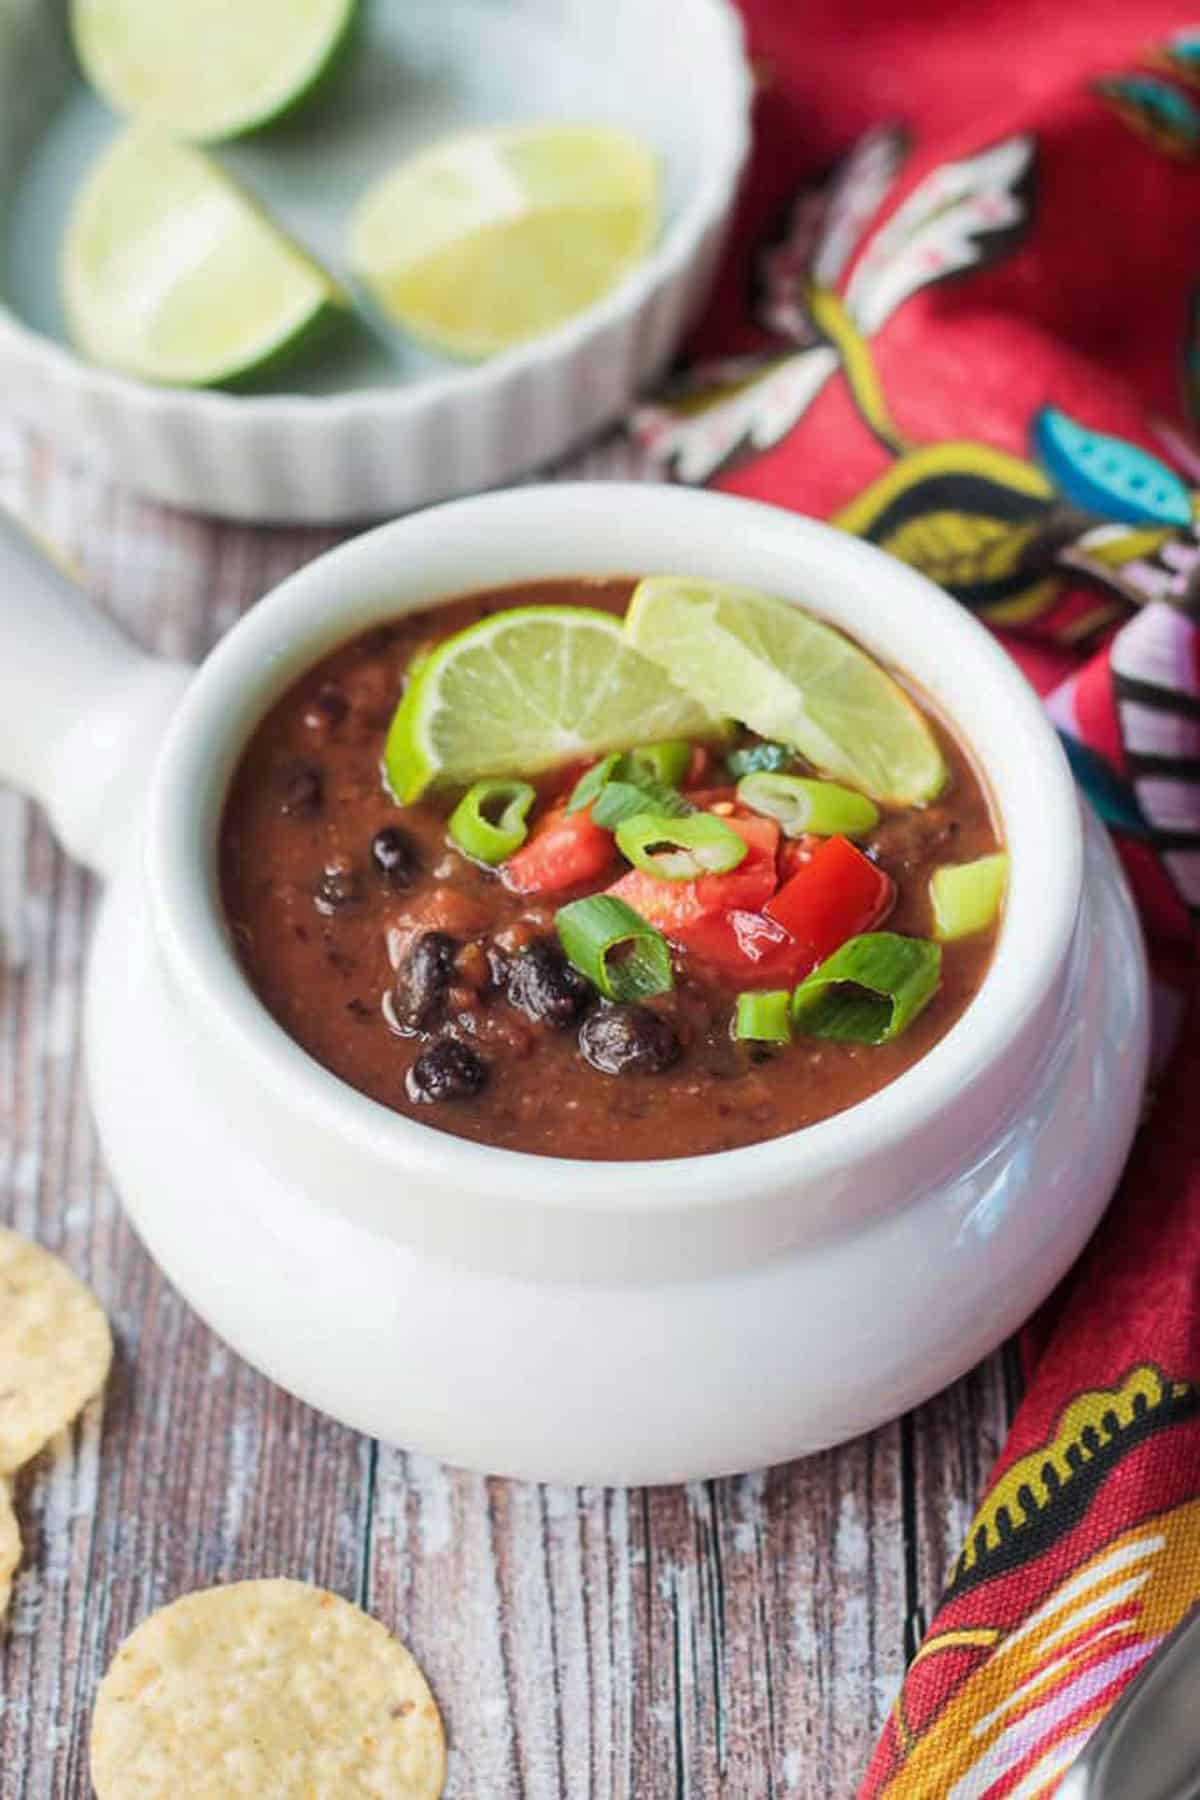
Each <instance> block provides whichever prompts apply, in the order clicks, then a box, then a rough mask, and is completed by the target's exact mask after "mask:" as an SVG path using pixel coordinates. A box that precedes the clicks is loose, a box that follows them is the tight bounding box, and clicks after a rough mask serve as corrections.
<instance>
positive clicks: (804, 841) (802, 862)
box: [779, 832, 825, 881]
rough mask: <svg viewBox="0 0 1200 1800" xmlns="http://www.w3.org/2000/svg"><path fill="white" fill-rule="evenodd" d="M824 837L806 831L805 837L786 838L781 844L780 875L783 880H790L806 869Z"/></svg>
mask: <svg viewBox="0 0 1200 1800" xmlns="http://www.w3.org/2000/svg"><path fill="white" fill-rule="evenodd" d="M824 842H825V839H824V838H819V837H814V836H813V835H812V833H811V832H805V834H804V836H803V837H798V838H785V839H784V840H783V843H782V844H781V845H780V846H779V877H780V880H781V881H790V880H791V878H792V876H793V875H798V874H799V873H800V871H801V869H806V868H807V867H808V865H809V863H810V862H811V861H812V859H813V857H814V856H815V855H816V853H817V851H818V850H819V849H820V848H821V845H822V844H823V843H824Z"/></svg>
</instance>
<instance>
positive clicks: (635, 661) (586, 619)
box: [384, 606, 721, 803]
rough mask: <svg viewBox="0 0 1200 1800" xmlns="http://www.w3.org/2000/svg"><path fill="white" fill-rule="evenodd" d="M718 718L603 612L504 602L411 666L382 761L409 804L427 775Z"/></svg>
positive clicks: (668, 733)
mask: <svg viewBox="0 0 1200 1800" xmlns="http://www.w3.org/2000/svg"><path fill="white" fill-rule="evenodd" d="M720 729H721V727H720V725H719V724H718V722H717V721H715V720H714V719H713V718H712V717H710V715H709V714H708V713H707V712H706V711H705V710H704V708H703V707H702V706H699V705H697V704H696V702H695V701H694V700H692V699H691V698H689V696H688V695H686V694H684V693H683V692H682V691H681V690H680V689H679V688H677V687H676V686H675V685H674V684H673V683H672V682H670V681H668V680H666V679H665V678H664V676H663V673H662V671H661V669H659V668H658V667H657V665H656V664H655V663H654V662H652V661H650V660H648V659H647V658H646V657H644V656H642V655H641V654H640V653H639V652H638V651H636V650H635V649H634V648H633V647H632V646H631V645H630V644H629V643H628V641H627V639H626V637H625V634H624V631H623V628H622V624H621V621H620V619H617V618H614V617H613V615H612V614H611V613H605V612H599V611H597V610H595V609H593V608H590V607H581V606H527V607H514V608H511V609H509V610H508V611H506V612H501V613H495V614H493V615H492V617H491V618H488V619H482V620H480V622H479V623H478V624H476V625H470V626H468V627H467V628H466V630H465V631H460V632H458V633H456V635H455V636H454V637H452V638H448V639H447V640H446V641H445V642H444V643H443V644H440V645H439V646H438V648H437V649H436V650H434V651H433V653H432V654H431V655H430V656H429V658H428V659H427V660H426V661H425V662H423V663H422V664H421V665H420V668H419V670H418V672H417V674H416V675H415V676H414V677H413V679H412V680H411V681H410V684H409V686H408V689H407V691H406V692H405V695H404V698H403V699H402V701H401V703H400V705H399V707H398V708H397V710H396V714H395V717H394V718H393V720H392V725H391V729H390V731H389V733H388V738H387V744H386V747H385V751H384V767H385V772H386V775H387V779H388V782H389V785H390V787H391V789H392V792H393V793H394V794H395V796H396V798H397V800H399V801H401V802H402V803H408V802H409V801H412V800H415V799H416V798H418V797H419V795H420V794H422V793H423V792H424V791H425V789H426V788H427V787H429V786H431V785H433V784H435V783H436V784H438V785H443V786H445V785H462V786H466V785H468V784H469V783H470V782H472V781H477V780H479V779H481V778H482V777H484V776H488V775H534V774H538V773H539V772H541V771H542V770H545V769H552V768H555V767H559V766H561V765H563V764H564V763H569V762H572V761H575V760H577V759H579V758H582V757H590V756H601V755H604V754H606V753H607V752H608V751H610V750H628V749H632V748H633V747H634V746H635V745H637V744H641V743H650V742H654V741H656V740H658V739H660V738H669V737H695V738H702V737H713V736H715V735H717V734H718V733H719V731H720Z"/></svg>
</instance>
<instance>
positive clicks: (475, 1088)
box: [405, 1037, 488, 1101]
mask: <svg viewBox="0 0 1200 1800" xmlns="http://www.w3.org/2000/svg"><path fill="white" fill-rule="evenodd" d="M487 1078H488V1067H487V1064H486V1063H485V1062H484V1060H483V1058H482V1057H481V1056H479V1055H478V1054H477V1053H476V1052H475V1051H474V1050H472V1049H471V1047H470V1045H469V1044H462V1043H460V1042H459V1041H458V1039H457V1038H450V1037H444V1038H438V1040H437V1042H436V1043H433V1044H430V1046H429V1048H428V1049H427V1050H422V1052H421V1054H420V1056H418V1058H417V1060H416V1062H415V1063H414V1064H413V1066H412V1068H411V1069H410V1070H409V1071H408V1075H407V1077H406V1078H405V1086H406V1087H407V1089H408V1097H409V1099H410V1100H419V1101H439V1100H469V1099H470V1098H471V1096H472V1095H473V1094H477V1093H478V1092H479V1090H480V1089H481V1088H482V1087H483V1086H485V1084H486V1082H487Z"/></svg>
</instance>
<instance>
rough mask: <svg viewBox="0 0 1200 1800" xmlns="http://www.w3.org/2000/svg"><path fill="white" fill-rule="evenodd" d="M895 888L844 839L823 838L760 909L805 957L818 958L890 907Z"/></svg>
mask: <svg viewBox="0 0 1200 1800" xmlns="http://www.w3.org/2000/svg"><path fill="white" fill-rule="evenodd" d="M895 894H896V888H895V884H894V882H893V881H892V878H891V876H890V875H888V874H885V872H884V871H883V870H882V869H880V868H878V867H877V866H876V864H875V863H873V862H872V861H871V860H870V858H869V857H866V856H864V855H863V853H862V851H861V850H856V849H855V847H854V845H853V844H852V843H851V842H850V840H849V839H848V838H844V837H831V838H826V839H825V840H824V842H823V843H822V844H821V846H820V848H819V849H818V850H816V851H815V852H814V853H813V855H812V857H811V858H810V859H809V861H808V862H807V863H804V864H803V865H802V866H801V867H800V868H799V869H797V871H796V873H795V874H794V875H793V876H792V877H791V879H790V880H789V881H786V882H785V883H784V885H783V886H782V887H781V888H780V890H779V892H778V893H777V894H775V895H774V896H773V897H772V898H771V899H770V900H768V901H767V902H766V904H765V905H764V907H763V911H764V912H765V913H766V915H767V917H768V918H770V919H773V920H774V921H775V923H776V924H777V925H782V926H783V928H784V930H785V931H787V932H789V933H790V934H791V936H792V937H793V938H794V939H795V941H796V943H797V944H798V945H800V946H801V948H802V949H803V951H804V953H805V954H806V956H807V958H808V963H807V967H808V968H809V969H815V968H816V966H817V964H818V963H822V962H824V961H825V958H826V957H827V956H832V955H833V952H834V951H835V950H836V949H837V948H838V946H839V945H840V944H844V943H845V942H846V940H847V938H852V937H857V936H858V935H859V933H860V932H863V931H870V930H871V929H872V927H873V926H875V925H878V923H879V921H880V920H881V919H882V918H883V917H884V915H885V913H887V912H888V911H890V909H891V905H892V901H893V900H894V898H895Z"/></svg>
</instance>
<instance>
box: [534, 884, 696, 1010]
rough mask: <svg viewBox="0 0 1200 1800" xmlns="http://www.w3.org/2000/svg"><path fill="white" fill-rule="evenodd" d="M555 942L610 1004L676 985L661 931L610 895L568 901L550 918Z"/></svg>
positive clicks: (590, 896) (647, 994) (665, 942)
mask: <svg viewBox="0 0 1200 1800" xmlns="http://www.w3.org/2000/svg"><path fill="white" fill-rule="evenodd" d="M554 925H555V929H556V930H557V932H558V937H559V942H560V943H561V944H562V947H563V949H564V951H565V952H566V955H567V960H568V961H569V962H571V963H573V964H574V966H575V967H576V968H577V969H578V970H579V973H580V974H581V975H586V976H587V978H588V980H589V981H590V982H592V983H593V984H594V985H595V986H596V987H598V988H599V989H600V992H601V993H602V994H603V995H604V996H605V997H606V999H609V1000H645V999H647V998H648V997H649V996H650V995H651V994H665V993H666V992H667V991H668V990H669V989H670V988H672V987H674V985H675V978H674V975H673V974H672V971H671V952H670V950H669V949H668V947H667V940H666V938H665V937H664V936H663V935H662V932H661V931H656V930H655V929H654V927H653V925H647V923H646V921H645V919H643V918H640V917H639V916H638V914H637V913H635V912H634V910H633V908H632V906H626V904H625V902H624V900H618V899H616V898H615V896H614V895H612V894H591V895H589V896H588V898H587V899H586V900H572V902H571V904H570V905H569V906H563V907H560V908H559V910H558V912H557V913H556V914H555V917H554Z"/></svg>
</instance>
